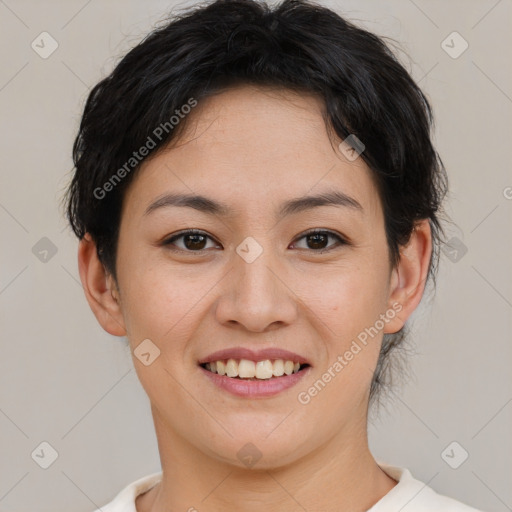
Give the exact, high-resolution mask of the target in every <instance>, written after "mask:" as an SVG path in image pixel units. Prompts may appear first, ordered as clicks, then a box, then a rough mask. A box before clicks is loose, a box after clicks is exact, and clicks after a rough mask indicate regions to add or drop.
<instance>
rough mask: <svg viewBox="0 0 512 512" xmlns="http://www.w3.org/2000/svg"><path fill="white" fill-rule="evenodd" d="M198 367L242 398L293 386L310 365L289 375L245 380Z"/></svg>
mask: <svg viewBox="0 0 512 512" xmlns="http://www.w3.org/2000/svg"><path fill="white" fill-rule="evenodd" d="M199 368H200V369H201V371H202V372H203V373H204V374H205V375H206V377H208V378H209V379H210V380H211V381H212V382H213V383H214V384H215V385H216V386H218V387H219V388H222V389H224V390H225V391H228V392H229V393H231V394H233V395H236V396H241V397H244V398H267V397H271V396H274V395H277V394H279V393H281V392H282V391H285V390H287V389H290V388H291V387H292V386H295V384H297V383H298V382H299V381H300V380H301V379H302V378H303V377H304V376H305V375H306V374H307V373H308V372H309V370H310V368H311V366H308V367H306V368H304V369H303V370H300V371H299V372H297V373H292V374H291V375H283V376H281V377H272V378H270V379H265V380H245V379H238V378H232V377H226V376H225V375H219V374H218V373H213V372H210V371H209V370H206V369H205V368H203V367H202V366H200V367H199Z"/></svg>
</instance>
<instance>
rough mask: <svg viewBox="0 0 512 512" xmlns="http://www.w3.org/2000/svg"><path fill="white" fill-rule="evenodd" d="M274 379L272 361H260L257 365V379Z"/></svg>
mask: <svg viewBox="0 0 512 512" xmlns="http://www.w3.org/2000/svg"><path fill="white" fill-rule="evenodd" d="M271 377H272V361H269V360H268V359H266V360H265V361H258V362H257V363H256V378H257V379H270V378H271Z"/></svg>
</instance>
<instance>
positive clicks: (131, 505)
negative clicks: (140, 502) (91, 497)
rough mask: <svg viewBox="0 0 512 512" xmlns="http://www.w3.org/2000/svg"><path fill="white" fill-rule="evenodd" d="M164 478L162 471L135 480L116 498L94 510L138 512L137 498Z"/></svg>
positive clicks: (100, 511) (103, 511) (96, 511)
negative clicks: (136, 506)
mask: <svg viewBox="0 0 512 512" xmlns="http://www.w3.org/2000/svg"><path fill="white" fill-rule="evenodd" d="M161 480H162V472H159V473H153V474H151V475H147V476H144V477H142V478H139V479H138V480H135V481H134V482H132V483H131V484H129V485H127V486H126V487H124V488H123V489H122V490H121V491H119V493H118V494H117V495H116V496H115V498H114V499H113V500H112V501H111V502H109V503H108V504H106V505H103V506H102V507H100V508H98V509H96V510H95V511H94V512H137V510H136V508H135V500H136V498H137V496H139V495H140V494H143V493H145V492H146V491H149V490H150V489H151V488H153V487H154V486H155V485H156V484H158V483H159V482H160V481H161Z"/></svg>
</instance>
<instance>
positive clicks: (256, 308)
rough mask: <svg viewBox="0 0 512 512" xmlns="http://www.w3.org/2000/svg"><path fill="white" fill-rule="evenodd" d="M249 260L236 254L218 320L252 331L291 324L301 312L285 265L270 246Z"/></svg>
mask: <svg viewBox="0 0 512 512" xmlns="http://www.w3.org/2000/svg"><path fill="white" fill-rule="evenodd" d="M260 245H261V243H260ZM249 261H250V260H247V261H246V260H245V259H244V258H242V257H241V256H239V254H237V253H234V254H233V262H232V265H233V266H232V267H231V271H230V272H229V273H228V275H227V276H226V277H227V279H226V281H225V283H224V284H223V286H222V287H221V293H220V296H219V298H218V300H217V307H216V317H217V320H218V321H219V322H220V323H222V324H223V325H231V326H234V325H236V326H238V327H243V328H245V330H247V331H252V332H265V331H270V330H273V329H275V328H278V327H279V326H281V327H284V326H285V325H290V324H292V323H293V322H294V320H295V319H296V316H297V312H298V308H297V297H296V295H295V294H294V293H293V289H292V288H291V287H290V285H289V284H287V282H286V281H287V273H286V271H285V269H284V265H283V264H282V262H279V261H278V259H277V257H276V256H275V255H274V254H273V253H272V249H271V248H268V247H265V248H264V249H263V252H262V253H261V254H260V255H259V256H258V257H257V258H256V259H255V260H254V261H252V262H250V263H249Z"/></svg>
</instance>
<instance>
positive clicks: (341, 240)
mask: <svg viewBox="0 0 512 512" xmlns="http://www.w3.org/2000/svg"><path fill="white" fill-rule="evenodd" d="M316 234H322V235H328V236H331V237H333V238H336V239H337V244H334V245H332V246H330V247H328V248H325V249H306V250H309V251H312V252H314V253H317V254H323V253H325V252H329V251H331V250H333V249H336V248H339V247H341V246H343V245H350V244H349V242H348V241H347V240H346V239H344V238H343V237H342V236H340V235H339V234H337V233H335V232H333V231H329V230H325V229H312V230H310V231H307V232H305V233H302V234H301V235H300V236H299V237H298V238H297V239H296V240H301V239H302V238H305V237H307V236H309V235H316ZM187 235H202V236H205V237H207V238H209V239H210V240H213V238H212V237H211V236H210V235H208V234H207V233H205V232H204V231H200V230H199V229H188V230H185V231H181V232H180V233H177V234H176V235H173V236H172V237H170V238H167V239H166V240H164V241H163V242H162V245H164V246H166V247H168V248H169V250H171V251H172V252H181V253H183V252H186V253H190V254H199V255H200V254H203V253H205V252H206V251H208V250H209V249H199V250H198V251H191V250H187V249H173V248H172V247H170V246H171V245H172V244H173V242H174V241H176V240H178V239H180V238H183V237H184V236H187ZM216 243H217V242H216Z"/></svg>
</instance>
